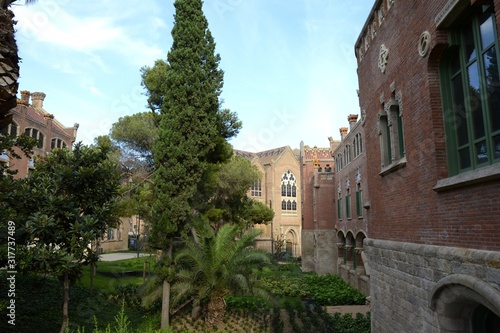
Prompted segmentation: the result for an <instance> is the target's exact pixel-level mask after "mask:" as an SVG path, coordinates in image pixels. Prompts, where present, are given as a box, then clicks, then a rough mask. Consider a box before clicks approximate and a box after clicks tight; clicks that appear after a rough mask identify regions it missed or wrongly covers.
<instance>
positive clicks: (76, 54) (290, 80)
mask: <svg viewBox="0 0 500 333" xmlns="http://www.w3.org/2000/svg"><path fill="white" fill-rule="evenodd" d="M22 3H23V1H18V3H17V4H16V5H14V13H15V15H16V19H17V20H18V24H17V26H16V28H17V37H16V38H17V41H18V46H19V54H20V57H21V58H22V60H21V61H22V62H21V73H20V79H19V89H20V90H29V91H31V92H35V91H42V92H44V93H46V94H47V97H46V98H45V101H44V108H45V109H46V110H47V111H48V112H49V113H53V114H54V115H55V117H56V118H57V119H58V120H59V121H60V122H62V123H63V124H64V125H65V126H68V127H69V126H72V125H73V124H74V123H79V124H80V128H79V130H78V136H77V141H82V142H83V143H85V144H89V143H92V142H93V140H94V138H95V137H96V136H98V135H104V134H108V133H109V129H110V127H111V125H112V124H113V123H114V122H116V121H118V119H119V118H120V117H122V116H125V115H131V114H134V113H137V112H142V111H147V108H146V97H145V96H144V89H143V88H142V86H141V77H140V69H141V67H143V66H152V65H153V64H154V61H155V60H156V59H166V55H167V52H168V51H169V49H170V47H171V45H172V37H171V34H170V33H171V30H172V26H173V15H174V7H173V0H167V1H165V0H144V1H139V2H138V1H131V0H120V1H116V0H95V1H92V2H87V1H74V0H40V1H39V2H37V3H36V4H34V5H30V6H24V5H21V4H22ZM373 3H374V0H356V1H350V2H346V1H337V0H333V1H332V0H288V1H286V0H206V1H205V3H204V12H205V15H206V17H207V19H208V22H209V27H210V30H211V32H212V35H213V36H214V39H215V42H216V51H217V52H218V53H219V54H220V56H221V63H220V67H221V69H223V70H224V72H225V76H224V88H223V93H222V98H223V99H224V107H225V108H229V109H231V110H232V111H234V112H236V113H238V117H239V118H240V120H242V121H243V129H242V130H241V132H240V134H239V135H238V136H237V137H236V138H235V139H232V140H231V144H232V145H233V147H234V148H236V149H242V150H248V151H253V152H256V151H262V150H267V149H272V148H276V147H280V146H285V145H289V146H290V147H292V148H298V147H299V145H300V142H301V141H304V143H305V144H306V145H310V146H314V145H317V146H319V147H327V146H328V137H329V136H332V137H333V138H334V139H339V138H340V135H339V128H340V127H343V126H347V125H348V123H347V115H348V114H351V113H356V114H359V104H358V98H357V95H356V89H357V88H358V81H357V76H356V67H357V66H356V59H355V57H354V43H355V41H356V39H357V38H358V36H359V33H360V32H361V28H362V27H363V25H364V23H365V20H366V18H367V16H368V14H369V12H370V10H371V8H372V5H373Z"/></svg>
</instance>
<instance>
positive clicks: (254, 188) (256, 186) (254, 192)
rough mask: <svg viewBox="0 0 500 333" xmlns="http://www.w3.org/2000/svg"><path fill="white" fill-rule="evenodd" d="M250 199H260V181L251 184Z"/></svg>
mask: <svg viewBox="0 0 500 333" xmlns="http://www.w3.org/2000/svg"><path fill="white" fill-rule="evenodd" d="M251 194H252V197H261V196H262V180H261V179H258V180H257V181H255V182H254V183H253V184H252V191H251Z"/></svg>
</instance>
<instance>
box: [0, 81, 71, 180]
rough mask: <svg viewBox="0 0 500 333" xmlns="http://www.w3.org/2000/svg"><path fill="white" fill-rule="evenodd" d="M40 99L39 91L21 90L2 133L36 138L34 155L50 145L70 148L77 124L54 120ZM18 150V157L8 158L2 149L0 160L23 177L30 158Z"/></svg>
mask: <svg viewBox="0 0 500 333" xmlns="http://www.w3.org/2000/svg"><path fill="white" fill-rule="evenodd" d="M30 97H31V104H30ZM44 99H45V94H44V93H43V92H34V93H30V92H29V91H26V90H23V91H21V99H18V101H17V107H16V108H14V109H12V110H11V113H12V115H13V117H12V122H11V123H10V124H9V125H8V126H7V127H5V128H4V129H2V134H5V135H11V134H13V135H21V134H22V133H25V134H26V135H29V136H31V137H33V138H35V139H37V141H38V144H37V146H36V147H35V148H34V149H33V153H34V157H35V158H36V156H44V155H46V154H48V153H50V151H51V150H52V149H54V148H67V149H71V148H72V146H73V143H74V142H75V139H76V133H77V130H78V124H76V123H75V124H74V125H73V126H72V127H66V126H64V125H62V124H61V123H60V122H59V121H57V119H56V118H55V117H54V115H53V114H50V113H48V112H47V111H46V110H45V109H44V108H43V101H44ZM18 152H19V155H20V156H22V158H21V159H16V158H12V157H11V156H8V155H7V154H6V153H5V152H4V153H2V155H0V162H2V163H7V164H8V166H9V168H10V169H11V170H17V171H18V173H17V174H16V175H15V178H24V177H26V176H27V175H28V172H29V170H31V169H33V168H34V160H33V159H29V158H27V157H25V156H24V155H23V154H22V153H21V152H20V151H18Z"/></svg>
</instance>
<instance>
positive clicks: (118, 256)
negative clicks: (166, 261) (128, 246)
mask: <svg viewBox="0 0 500 333" xmlns="http://www.w3.org/2000/svg"><path fill="white" fill-rule="evenodd" d="M140 256H141V257H145V256H149V253H140ZM99 258H100V259H101V261H116V260H122V259H131V258H137V252H135V253H134V252H115V253H105V254H101V255H100V256H99Z"/></svg>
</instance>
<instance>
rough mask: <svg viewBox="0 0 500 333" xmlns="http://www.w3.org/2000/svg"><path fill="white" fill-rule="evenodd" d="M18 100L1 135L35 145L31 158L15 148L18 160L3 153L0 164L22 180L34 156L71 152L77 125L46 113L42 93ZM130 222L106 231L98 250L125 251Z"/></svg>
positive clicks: (22, 93)
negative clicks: (54, 151) (20, 137)
mask: <svg viewBox="0 0 500 333" xmlns="http://www.w3.org/2000/svg"><path fill="white" fill-rule="evenodd" d="M20 94H21V98H20V99H18V100H17V107H16V108H14V109H12V110H11V111H10V113H11V114H12V121H11V123H10V124H9V125H8V126H7V127H5V128H4V129H2V133H1V134H8V135H21V134H23V133H25V134H27V135H29V136H31V137H34V138H36V139H37V141H38V144H37V146H36V147H34V148H33V158H31V159H30V158H27V157H26V156H24V154H22V152H21V151H20V150H19V149H17V148H15V151H16V152H17V153H18V155H19V156H21V158H20V159H17V158H13V157H12V156H9V155H8V154H7V153H6V152H0V163H7V164H8V167H9V168H10V169H11V170H17V174H15V175H14V178H18V179H19V178H24V177H26V176H27V175H28V174H29V171H30V170H33V169H34V168H35V164H34V159H35V158H36V156H45V155H46V154H48V153H50V152H51V150H52V149H54V148H66V149H72V147H73V144H74V142H75V140H76V134H77V131H78V124H77V123H75V124H74V125H73V126H72V127H66V126H64V125H63V124H61V122H59V121H58V120H57V119H56V118H55V117H54V115H53V114H51V113H49V112H48V111H47V110H45V108H44V106H43V102H44V100H45V97H46V95H45V93H43V92H33V93H30V92H29V91H27V90H22V91H21V93H20ZM129 229H130V223H129V221H128V219H122V223H121V225H120V226H119V227H118V228H116V229H109V230H108V231H107V233H106V236H105V237H104V238H103V239H102V241H101V243H100V245H99V247H100V248H101V249H102V251H103V252H106V251H110V250H126V249H127V248H128V233H129Z"/></svg>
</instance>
